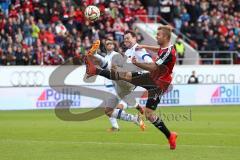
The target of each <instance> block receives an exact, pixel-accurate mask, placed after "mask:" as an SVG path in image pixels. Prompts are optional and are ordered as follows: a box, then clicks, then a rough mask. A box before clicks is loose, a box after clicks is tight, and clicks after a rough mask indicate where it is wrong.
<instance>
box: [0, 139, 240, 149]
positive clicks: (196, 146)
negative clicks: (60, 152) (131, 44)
mask: <svg viewBox="0 0 240 160" xmlns="http://www.w3.org/2000/svg"><path fill="white" fill-rule="evenodd" d="M1 141H5V142H19V143H57V144H94V145H133V146H154V147H156V146H159V147H168V146H167V145H162V144H152V143H123V142H97V141H85V142H79V141H53V140H50V141H46V140H14V139H2V140H1V139H0V142H1ZM177 147H191V148H193V147H195V148H215V149H240V146H220V145H195V144H178V145H177Z"/></svg>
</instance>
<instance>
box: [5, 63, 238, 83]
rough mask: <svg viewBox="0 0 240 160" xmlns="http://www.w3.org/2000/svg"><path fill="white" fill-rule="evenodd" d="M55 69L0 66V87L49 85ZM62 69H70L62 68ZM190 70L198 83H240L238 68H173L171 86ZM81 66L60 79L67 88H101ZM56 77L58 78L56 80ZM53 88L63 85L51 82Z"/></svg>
mask: <svg viewBox="0 0 240 160" xmlns="http://www.w3.org/2000/svg"><path fill="white" fill-rule="evenodd" d="M57 67H58V66H18V67H14V66H2V67H0V70H1V78H0V87H29V86H49V77H50V75H51V74H52V73H53V72H54V71H55V70H56V69H57ZM64 67H66V68H68V67H71V66H64ZM192 71H195V72H196V76H197V77H198V81H199V83H201V84H216V83H219V84H226V83H227V84H228V83H240V72H239V71H240V65H234V66H233V65H228V66H225V65H217V66H212V65H181V66H179V65H177V66H176V67H175V68H174V70H173V84H186V83H187V82H188V79H189V77H190V76H191V74H192ZM84 76H85V66H80V67H78V68H76V69H74V70H73V71H72V72H71V73H70V74H69V75H68V76H67V77H66V79H65V80H64V81H65V83H66V84H69V85H105V79H104V78H103V77H100V76H98V77H97V78H96V80H95V79H94V78H90V79H86V78H85V77H84ZM56 78H58V77H56ZM54 85H56V86H58V85H63V84H61V83H59V82H57V81H56V82H55V83H54Z"/></svg>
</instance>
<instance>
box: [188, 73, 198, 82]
mask: <svg viewBox="0 0 240 160" xmlns="http://www.w3.org/2000/svg"><path fill="white" fill-rule="evenodd" d="M198 83H199V82H198V78H197V77H196V72H195V71H192V75H191V76H190V77H189V79H188V84H198Z"/></svg>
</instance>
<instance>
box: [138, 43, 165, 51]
mask: <svg viewBox="0 0 240 160" xmlns="http://www.w3.org/2000/svg"><path fill="white" fill-rule="evenodd" d="M137 48H139V49H141V48H144V49H146V50H150V51H152V52H158V50H159V49H160V47H159V46H150V45H145V44H142V45H138V46H137Z"/></svg>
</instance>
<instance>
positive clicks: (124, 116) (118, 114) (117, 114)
mask: <svg viewBox="0 0 240 160" xmlns="http://www.w3.org/2000/svg"><path fill="white" fill-rule="evenodd" d="M112 117H114V118H117V119H121V120H124V121H130V122H135V123H137V122H138V116H134V115H132V114H129V113H126V112H125V111H124V110H121V109H114V111H113V113H112Z"/></svg>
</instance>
